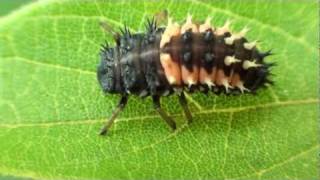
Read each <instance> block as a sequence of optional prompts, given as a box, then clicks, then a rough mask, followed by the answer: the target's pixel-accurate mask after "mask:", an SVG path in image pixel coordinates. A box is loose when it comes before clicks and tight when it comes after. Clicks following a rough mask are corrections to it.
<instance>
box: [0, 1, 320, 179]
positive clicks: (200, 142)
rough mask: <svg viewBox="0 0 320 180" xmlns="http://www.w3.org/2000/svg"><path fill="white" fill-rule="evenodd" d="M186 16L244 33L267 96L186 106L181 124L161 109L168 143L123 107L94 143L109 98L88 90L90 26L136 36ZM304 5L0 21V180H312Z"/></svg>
mask: <svg viewBox="0 0 320 180" xmlns="http://www.w3.org/2000/svg"><path fill="white" fill-rule="evenodd" d="M164 9H167V10H168V11H169V12H170V16H172V17H174V19H175V20H176V21H178V22H179V23H183V21H184V19H185V17H186V15H187V13H188V12H190V13H191V14H193V17H194V19H196V20H198V21H203V20H204V19H205V18H206V17H207V16H208V15H210V16H212V17H213V21H212V22H213V24H214V25H215V26H221V25H223V24H224V22H225V21H226V20H227V19H231V20H233V22H234V23H233V25H232V29H233V31H234V32H237V31H239V30H241V28H242V27H244V26H248V27H250V29H251V31H250V32H249V33H248V35H247V37H248V39H249V40H256V39H257V40H259V41H260V49H262V50H263V51H266V50H269V49H273V52H274V53H275V55H273V56H271V57H268V58H267V61H269V62H276V63H277V64H278V66H276V67H275V68H273V70H272V73H273V74H274V75H275V76H273V77H272V79H273V80H274V81H275V85H274V86H272V87H269V88H267V89H262V90H260V91H259V92H258V94H257V95H241V96H226V95H219V96H217V95H213V94H210V95H208V96H206V95H204V94H201V93H197V94H189V95H188V100H189V103H190V107H191V110H192V112H193V115H194V122H193V123H192V124H190V125H186V124H185V122H186V121H185V118H184V115H183V113H182V109H181V108H180V107H179V105H178V102H177V98H176V97H175V96H171V97H167V98H163V106H164V108H165V110H166V111H168V112H170V113H171V114H172V115H173V116H174V118H175V119H176V121H178V126H179V129H178V130H177V131H176V132H174V133H171V132H170V131H169V129H168V127H167V126H166V124H165V123H164V122H163V121H162V120H161V119H160V117H159V116H158V115H157V113H156V112H154V110H153V109H152V104H151V100H150V98H147V99H140V98H135V97H132V98H131V99H130V101H129V104H128V106H127V108H126V109H125V111H124V112H123V113H122V114H121V116H120V117H119V118H118V119H117V121H116V123H115V125H114V126H113V128H112V131H111V132H110V134H109V135H110V136H107V137H101V136H99V135H98V131H99V129H100V126H101V125H102V123H103V122H104V120H105V119H106V117H108V116H110V115H111V112H112V109H113V108H114V107H115V105H116V103H117V101H118V99H119V97H118V96H115V95H106V96H104V94H103V93H102V92H101V90H100V88H99V86H98V84H97V80H96V73H95V70H96V66H97V63H98V61H99V55H98V52H99V49H100V44H101V43H103V42H104V41H105V40H107V41H112V37H111V36H110V35H108V34H106V33H105V32H104V31H103V29H102V28H101V27H100V26H99V22H101V21H106V22H108V23H110V24H111V25H112V26H114V27H115V28H120V27H123V25H124V24H127V25H128V27H130V29H131V30H132V31H134V32H140V31H144V23H145V22H146V18H148V17H152V16H153V15H154V14H155V13H157V12H160V11H162V10H164ZM317 12H318V9H317V2H316V1H314V2H313V1H307V0H306V1H305V2H301V1H299V2H298V1H297V2H295V1H289V0H288V1H260V0H256V1H248V0H237V1H228V2H227V1H223V2H222V1H200V0H187V1H174V0H169V1H102V0H101V1H100V0H95V1H89V0H49V1H48V0H44V1H37V2H34V3H32V4H30V5H27V6H26V7H24V8H22V9H21V10H19V11H16V12H14V13H12V14H10V15H9V16H7V17H3V18H2V19H1V20H0V174H2V175H12V176H21V177H31V178H37V179H141V178H142V179H318V178H319V174H318V170H317V169H318V168H317V167H318V166H317V162H318V152H319V141H318V139H317V132H318V127H319V126H318V123H317V122H318V121H317V118H318V116H319V114H318V104H319V101H318V93H317V92H318V91H317V90H318V78H317V77H318V72H319V65H318V62H319V61H318V58H319V57H318V48H317V47H318V44H317V43H318V39H319V37H318V31H319V26H318V21H319V18H318V13H317Z"/></svg>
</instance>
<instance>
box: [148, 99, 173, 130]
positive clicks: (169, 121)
mask: <svg viewBox="0 0 320 180" xmlns="http://www.w3.org/2000/svg"><path fill="white" fill-rule="evenodd" d="M152 100H153V105H154V108H155V109H156V111H157V112H158V113H159V114H160V116H161V117H162V119H163V120H165V121H166V123H167V124H168V125H169V126H170V127H171V128H172V129H173V130H175V129H176V123H175V122H174V121H173V119H172V118H171V117H170V116H168V114H167V113H166V112H165V111H164V110H163V109H162V108H161V105H160V97H159V96H152Z"/></svg>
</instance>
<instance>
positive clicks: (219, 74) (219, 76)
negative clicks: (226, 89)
mask: <svg viewBox="0 0 320 180" xmlns="http://www.w3.org/2000/svg"><path fill="white" fill-rule="evenodd" d="M227 78H228V77H227V76H226V75H225V74H224V71H223V69H218V70H217V76H216V79H215V82H216V84H217V85H219V86H222V85H223V82H224V80H225V79H227Z"/></svg>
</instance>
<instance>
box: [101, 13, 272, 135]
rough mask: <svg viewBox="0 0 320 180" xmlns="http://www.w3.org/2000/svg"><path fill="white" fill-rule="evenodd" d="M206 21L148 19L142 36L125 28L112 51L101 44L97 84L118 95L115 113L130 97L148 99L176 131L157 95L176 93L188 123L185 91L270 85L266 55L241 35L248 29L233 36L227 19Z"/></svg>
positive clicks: (248, 89)
mask: <svg viewBox="0 0 320 180" xmlns="http://www.w3.org/2000/svg"><path fill="white" fill-rule="evenodd" d="M210 21H211V19H210V18H207V20H206V21H205V22H204V23H203V24H200V25H197V24H194V23H193V22H192V19H191V16H190V15H189V16H188V17H187V20H186V22H185V24H183V25H182V26H180V25H179V24H178V23H174V22H172V20H171V19H169V20H168V25H167V26H166V27H165V28H162V27H157V26H156V22H155V21H154V20H152V21H148V24H147V32H146V33H137V34H131V33H130V31H129V30H128V29H127V28H125V29H124V30H123V31H122V35H119V36H117V37H116V42H117V45H116V46H115V47H113V48H110V47H108V46H104V47H103V49H102V50H101V63H100V65H99V67H98V71H97V75H98V80H99V82H100V85H101V87H102V89H103V90H104V91H105V92H108V93H118V94H121V95H122V99H121V101H120V103H119V106H118V108H117V109H118V110H120V109H122V108H123V107H124V105H125V104H126V102H127V97H128V95H129V94H135V95H139V96H141V97H146V96H149V95H150V96H152V97H153V101H154V104H155V107H156V109H157V110H158V112H159V113H160V115H161V116H162V117H163V119H165V120H166V121H167V123H168V124H169V125H170V126H171V127H172V128H173V129H175V123H174V121H173V120H172V119H171V118H170V117H169V116H168V115H167V114H166V113H165V112H164V111H163V110H162V109H161V108H160V101H159V99H160V97H161V96H166V95H170V94H172V93H173V92H175V91H177V92H178V94H179V97H180V103H181V104H182V106H183V109H184V110H185V113H186V116H187V117H188V119H189V120H190V121H191V114H190V111H189V109H188V107H187V104H186V99H185V97H184V94H183V90H187V91H189V92H194V91H195V90H200V91H201V92H208V91H213V92H215V93H220V92H225V93H235V92H241V93H244V92H255V90H256V89H258V88H260V87H263V86H265V84H268V83H270V84H271V83H272V82H271V81H270V80H269V79H268V76H269V74H270V73H269V68H270V67H271V66H272V65H273V64H272V63H265V62H264V58H265V57H266V56H268V55H270V54H271V53H270V51H268V52H266V53H261V52H259V51H258V50H257V48H256V41H254V42H248V41H247V40H246V38H245V37H244V36H245V34H246V32H247V30H248V29H247V28H244V29H243V30H242V31H240V32H239V33H231V32H230V30H229V25H230V22H229V21H227V22H226V23H225V25H224V26H223V27H219V28H215V27H213V26H212V25H211V23H210ZM117 112H118V111H117ZM116 115H117V113H114V114H113V116H112V117H111V119H110V120H109V121H108V122H109V123H107V125H106V126H105V128H104V129H103V130H102V134H104V133H105V132H106V129H107V128H108V127H110V126H111V123H112V121H113V120H114V118H115V117H116Z"/></svg>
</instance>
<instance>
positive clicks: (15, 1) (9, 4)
mask: <svg viewBox="0 0 320 180" xmlns="http://www.w3.org/2000/svg"><path fill="white" fill-rule="evenodd" d="M31 1H34V0H0V17H1V16H5V15H7V14H9V13H10V12H11V11H13V10H15V9H17V8H19V7H21V6H23V5H25V4H28V3H30V2H31Z"/></svg>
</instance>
